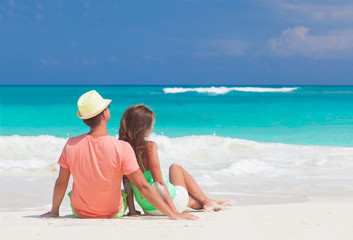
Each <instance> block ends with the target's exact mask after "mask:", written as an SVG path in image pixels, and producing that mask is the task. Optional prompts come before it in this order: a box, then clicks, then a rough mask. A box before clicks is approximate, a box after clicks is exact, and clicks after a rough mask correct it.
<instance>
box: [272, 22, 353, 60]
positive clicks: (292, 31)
mask: <svg viewBox="0 0 353 240" xmlns="http://www.w3.org/2000/svg"><path fill="white" fill-rule="evenodd" d="M309 31H310V29H309V28H306V27H295V28H288V29H286V30H285V31H283V32H282V35H281V36H280V37H279V38H272V39H270V40H269V46H270V48H271V50H273V51H274V52H275V53H276V54H277V55H279V56H284V57H286V56H304V57H308V58H326V57H330V58H332V57H334V58H335V57H345V56H351V55H353V29H346V30H336V31H330V32H328V33H327V34H325V35H310V34H309Z"/></svg>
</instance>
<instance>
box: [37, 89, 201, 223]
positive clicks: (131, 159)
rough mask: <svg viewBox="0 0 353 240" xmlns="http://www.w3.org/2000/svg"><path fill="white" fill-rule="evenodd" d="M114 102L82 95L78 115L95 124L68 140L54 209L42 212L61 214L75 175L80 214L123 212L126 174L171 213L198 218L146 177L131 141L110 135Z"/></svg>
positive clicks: (75, 204)
mask: <svg viewBox="0 0 353 240" xmlns="http://www.w3.org/2000/svg"><path fill="white" fill-rule="evenodd" d="M110 102H111V100H109V99H103V98H102V97H101V96H100V95H99V94H98V93H97V92H96V91H94V90H92V91H89V92H87V93H85V94H83V95H82V96H81V97H80V99H79V100H78V102H77V105H78V112H77V116H78V117H79V118H81V119H83V121H84V123H85V124H86V125H88V126H89V127H90V132H89V133H88V134H83V135H80V136H77V137H73V138H69V140H68V141H67V143H66V145H65V147H64V149H63V151H62V154H61V156H60V159H59V161H58V164H59V165H60V171H59V176H58V178H57V180H56V182H55V187H54V194H53V203H52V209H51V211H50V212H48V213H45V214H43V215H41V216H42V217H58V216H59V208H60V205H61V202H62V200H63V198H64V195H65V192H66V189H67V186H68V182H69V178H70V175H71V174H72V176H73V187H72V192H70V193H69V195H70V200H71V207H72V211H73V213H74V215H75V216H76V217H82V218H111V217H121V216H123V215H124V212H125V210H126V200H125V197H123V196H122V193H121V180H122V177H123V175H126V176H127V177H128V179H129V180H130V181H131V182H132V183H133V184H134V185H135V186H136V187H137V188H138V190H139V191H140V192H141V194H142V195H143V196H145V198H146V199H147V200H148V201H150V203H151V204H152V205H153V206H155V207H156V208H157V209H158V210H160V211H161V212H162V213H164V214H165V215H167V216H168V217H170V218H172V219H196V217H195V216H193V215H191V214H187V213H183V214H180V213H177V212H175V211H173V210H172V209H171V208H170V207H169V206H168V205H167V204H165V202H164V201H163V199H162V198H161V197H160V196H159V194H158V193H157V192H156V190H155V189H154V188H153V187H152V186H151V185H150V184H149V183H148V182H147V181H146V180H145V178H144V176H143V174H142V173H141V171H140V169H139V166H138V164H137V161H136V158H135V153H134V151H133V150H132V148H131V146H130V145H129V144H128V143H127V142H124V141H120V140H117V139H116V138H113V137H111V136H108V131H107V123H108V121H109V119H110V110H109V107H110Z"/></svg>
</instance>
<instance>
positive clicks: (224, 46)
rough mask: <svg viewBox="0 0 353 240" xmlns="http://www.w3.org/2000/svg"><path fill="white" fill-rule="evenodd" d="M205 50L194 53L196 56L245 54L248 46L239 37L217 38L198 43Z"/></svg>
mask: <svg viewBox="0 0 353 240" xmlns="http://www.w3.org/2000/svg"><path fill="white" fill-rule="evenodd" d="M197 45H198V46H199V47H201V48H202V49H203V50H201V51H198V52H195V53H193V56H196V57H203V58H208V57H216V56H239V55H243V54H244V52H245V51H246V50H247V48H248V46H247V44H246V43H245V42H243V41H240V40H238V39H215V40H207V41H201V42H199V43H198V44H197Z"/></svg>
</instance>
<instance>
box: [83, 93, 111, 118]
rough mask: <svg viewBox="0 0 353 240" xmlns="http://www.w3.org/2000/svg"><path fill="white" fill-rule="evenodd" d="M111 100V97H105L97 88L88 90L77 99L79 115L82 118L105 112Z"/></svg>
mask: <svg viewBox="0 0 353 240" xmlns="http://www.w3.org/2000/svg"><path fill="white" fill-rule="evenodd" d="M111 101H112V100H110V99H103V98H102V96H101V95H99V93H97V92H96V91H95V90H91V91H89V92H86V93H85V94H83V95H82V96H81V97H80V98H79V99H78V101H77V106H78V112H77V116H78V117H79V118H81V119H89V118H93V117H95V116H97V115H98V114H100V113H101V112H103V110H104V109H106V108H107V107H108V105H109V104H110V102H111Z"/></svg>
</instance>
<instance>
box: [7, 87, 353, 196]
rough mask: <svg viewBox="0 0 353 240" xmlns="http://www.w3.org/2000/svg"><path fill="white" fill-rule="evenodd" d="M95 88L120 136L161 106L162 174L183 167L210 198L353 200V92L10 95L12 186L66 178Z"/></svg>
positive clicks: (61, 90) (63, 90)
mask: <svg viewBox="0 0 353 240" xmlns="http://www.w3.org/2000/svg"><path fill="white" fill-rule="evenodd" d="M92 89H95V90H97V91H98V92H99V93H100V94H101V95H102V96H103V97H104V98H108V99H112V100H113V101H112V103H111V108H110V112H111V121H110V122H109V124H108V130H109V134H110V135H112V136H116V137H118V136H117V135H118V132H119V122H120V118H121V116H122V114H123V112H124V110H125V109H126V108H127V107H129V106H130V105H133V104H139V103H144V104H146V105H148V106H151V107H152V109H153V111H154V112H155V113H156V123H155V128H154V129H153V133H152V135H151V137H150V138H151V140H153V141H155V142H156V143H157V145H158V152H159V158H160V162H161V167H162V171H163V172H164V173H165V174H166V175H167V174H168V167H169V166H170V164H172V163H178V164H181V165H182V166H184V167H185V168H186V169H187V170H188V171H189V172H190V173H191V174H192V175H193V176H194V177H195V179H196V180H197V182H198V183H199V184H200V185H201V187H202V188H203V189H205V191H206V192H207V193H210V194H213V195H217V194H218V195H220V196H221V195H222V196H224V195H226V196H227V197H229V196H234V198H235V199H239V198H240V197H241V196H247V197H249V196H250V197H254V198H257V197H262V198H263V197H265V198H266V197H269V198H271V197H275V198H277V199H278V198H282V199H287V200H288V199H294V198H300V199H301V200H303V199H304V200H305V197H303V196H309V197H310V196H312V195H310V194H308V192H315V194H317V193H319V194H324V195H329V194H353V185H352V182H353V107H352V106H353V86H1V87H0V177H1V179H2V182H4V184H5V183H6V181H8V182H9V183H11V184H12V185H13V184H14V183H17V182H18V183H21V182H23V181H22V180H21V181H18V180H12V178H8V180H6V179H7V177H6V176H11V177H14V176H31V177H35V178H39V179H41V178H43V179H44V177H45V176H48V174H49V175H50V176H53V178H54V177H55V176H56V173H57V169H58V165H57V164H56V162H57V160H58V158H59V156H60V154H61V151H62V148H63V147H64V145H65V142H66V140H67V138H68V137H71V136H76V135H79V134H82V133H86V132H88V127H86V126H85V125H84V124H83V122H82V120H81V119H79V118H78V117H77V116H76V112H77V106H76V102H77V100H78V98H79V97H80V96H81V95H82V94H83V93H85V92H87V91H89V90H92ZM31 181H32V178H30V180H29V181H27V182H31ZM38 181H41V182H48V181H47V180H45V181H44V180H38ZM49 182H50V181H49ZM49 185H50V186H49ZM33 186H34V185H33ZM36 186H37V185H36ZM38 186H40V185H38ZM42 187H43V186H42ZM42 187H41V188H38V191H37V192H36V191H35V190H33V189H34V188H33V187H30V188H28V189H29V190H28V194H30V195H31V196H32V195H33V197H35V196H36V194H37V193H40V192H41V191H42ZM46 187H47V188H48V192H49V191H51V190H50V189H51V188H52V184H47V185H46ZM13 189H16V187H13ZM26 191H27V190H26ZM303 192H305V194H303ZM17 193H18V190H14V194H17ZM0 194H1V190H0ZM3 194H8V192H6V191H5V192H4V193H3ZM26 194H27V193H26ZM49 197H50V196H49ZM49 197H48V199H47V200H48V201H50V199H49ZM287 200H285V201H287ZM9 201H10V200H9ZM246 202H248V200H247V201H246Z"/></svg>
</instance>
